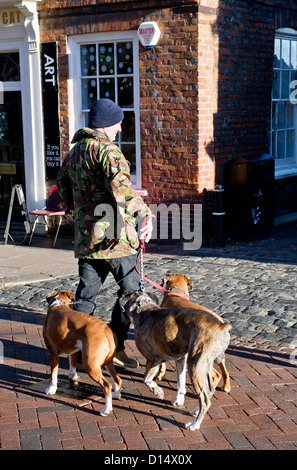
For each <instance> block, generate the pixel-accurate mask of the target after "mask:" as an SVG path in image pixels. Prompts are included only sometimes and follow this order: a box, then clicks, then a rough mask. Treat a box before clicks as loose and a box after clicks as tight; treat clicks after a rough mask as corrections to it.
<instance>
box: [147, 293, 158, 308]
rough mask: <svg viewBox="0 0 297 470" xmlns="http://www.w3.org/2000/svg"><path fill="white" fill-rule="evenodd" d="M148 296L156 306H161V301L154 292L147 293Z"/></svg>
mask: <svg viewBox="0 0 297 470" xmlns="http://www.w3.org/2000/svg"><path fill="white" fill-rule="evenodd" d="M147 295H148V296H149V297H150V298H151V299H152V300H153V301H154V302H155V304H157V305H159V299H158V297H157V296H156V294H154V293H153V292H147Z"/></svg>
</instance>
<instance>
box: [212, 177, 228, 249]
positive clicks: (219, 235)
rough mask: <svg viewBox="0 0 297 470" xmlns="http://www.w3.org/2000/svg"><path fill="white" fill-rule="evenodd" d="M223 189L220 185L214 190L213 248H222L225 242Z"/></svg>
mask: <svg viewBox="0 0 297 470" xmlns="http://www.w3.org/2000/svg"><path fill="white" fill-rule="evenodd" d="M225 214H226V213H225V212H224V188H223V186H221V185H220V184H218V185H216V186H215V188H214V212H213V213H212V215H213V222H214V223H213V226H214V237H213V238H214V246H215V247H220V248H223V247H224V246H225V244H226V242H225Z"/></svg>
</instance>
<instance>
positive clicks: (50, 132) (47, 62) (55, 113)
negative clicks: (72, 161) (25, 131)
mask: <svg viewBox="0 0 297 470" xmlns="http://www.w3.org/2000/svg"><path fill="white" fill-rule="evenodd" d="M41 67H42V99H43V126H44V145H45V172H46V179H47V180H55V179H56V178H57V175H58V172H59V169H60V165H61V146H60V120H59V87H58V73H57V44H56V42H46V43H43V44H41Z"/></svg>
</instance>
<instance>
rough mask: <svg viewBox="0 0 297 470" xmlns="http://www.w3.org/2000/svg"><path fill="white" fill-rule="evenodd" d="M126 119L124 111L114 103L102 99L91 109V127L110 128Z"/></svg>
mask: <svg viewBox="0 0 297 470" xmlns="http://www.w3.org/2000/svg"><path fill="white" fill-rule="evenodd" d="M123 119H124V113H123V110H122V109H121V108H120V107H119V106H118V105H117V104H115V103H114V102H113V101H111V100H109V99H107V98H102V99H101V100H97V101H95V103H94V104H93V106H92V107H91V109H90V114H89V127H91V128H93V129H94V128H95V129H96V128H102V127H110V126H113V125H114V124H117V123H118V122H121V121H122V120H123Z"/></svg>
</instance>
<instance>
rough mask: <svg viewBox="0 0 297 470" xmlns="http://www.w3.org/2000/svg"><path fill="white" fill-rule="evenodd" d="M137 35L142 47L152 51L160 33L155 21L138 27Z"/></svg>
mask: <svg viewBox="0 0 297 470" xmlns="http://www.w3.org/2000/svg"><path fill="white" fill-rule="evenodd" d="M137 34H138V39H139V41H140V42H141V44H142V45H143V47H145V48H147V49H153V48H154V47H155V46H156V45H157V43H158V41H159V39H160V36H161V31H160V29H159V26H158V25H157V23H156V22H155V21H146V22H145V23H141V24H140V25H139V28H138V31H137Z"/></svg>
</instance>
